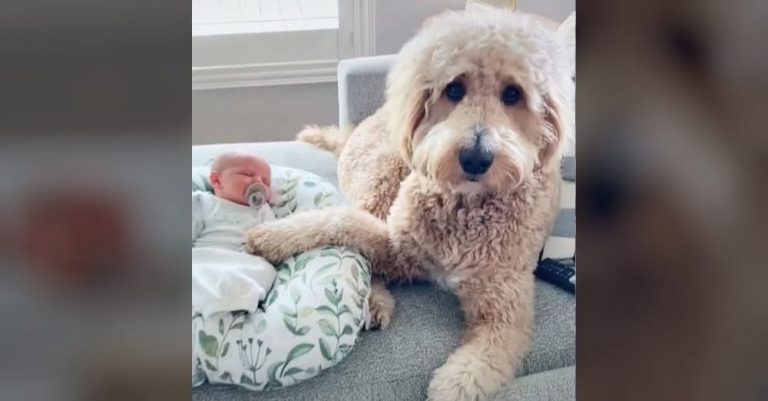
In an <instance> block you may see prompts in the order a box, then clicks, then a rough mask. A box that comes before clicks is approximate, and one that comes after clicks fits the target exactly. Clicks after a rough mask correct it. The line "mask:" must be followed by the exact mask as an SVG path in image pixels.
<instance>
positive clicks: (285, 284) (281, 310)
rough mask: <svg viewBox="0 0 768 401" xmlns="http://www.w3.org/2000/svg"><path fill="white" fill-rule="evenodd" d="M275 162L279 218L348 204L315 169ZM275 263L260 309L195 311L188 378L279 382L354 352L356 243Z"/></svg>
mask: <svg viewBox="0 0 768 401" xmlns="http://www.w3.org/2000/svg"><path fill="white" fill-rule="evenodd" d="M272 167H273V168H272V182H273V197H272V199H270V206H271V207H272V210H273V211H274V213H275V216H276V217H277V218H283V217H286V216H288V215H290V214H292V213H296V212H299V211H305V210H314V209H321V208H325V207H329V206H339V205H345V204H346V201H345V200H344V198H343V197H341V195H340V194H339V193H338V191H337V190H336V189H335V188H334V186H333V185H332V184H331V183H329V182H327V181H325V180H324V179H322V178H320V177H319V176H317V175H315V174H312V173H308V172H304V171H301V170H297V169H291V168H286V167H280V166H272ZM197 173H198V175H202V176H203V179H202V180H203V181H205V180H206V179H207V173H206V172H205V171H202V170H201V172H197ZM194 177H195V170H194V169H193V181H194ZM276 269H277V278H276V280H275V283H274V284H273V287H272V289H271V290H270V291H269V293H268V294H267V296H266V299H265V301H264V303H263V304H261V305H260V309H259V311H258V312H257V313H254V314H249V313H246V312H244V311H238V312H233V313H222V314H217V315H214V316H209V317H207V318H205V317H203V316H201V315H200V314H194V315H193V319H192V336H193V350H192V352H193V353H192V361H193V363H192V365H193V366H192V367H193V372H192V373H193V378H194V377H195V375H196V373H197V374H199V373H200V372H202V373H204V375H205V376H206V378H207V380H208V382H210V383H224V384H233V385H238V386H241V387H244V388H246V389H249V390H269V389H276V388H282V387H285V386H290V385H293V384H295V383H298V382H299V381H302V380H306V379H309V378H311V377H314V376H316V375H317V374H319V373H320V372H321V371H322V370H325V369H328V368H330V367H332V366H334V365H335V364H337V363H338V362H339V361H340V360H341V359H342V358H343V357H344V356H346V355H347V354H348V353H349V352H351V350H352V348H353V346H354V344H355V341H356V340H357V334H358V333H359V331H360V329H361V328H362V326H363V324H364V321H365V318H366V316H367V313H368V291H369V289H370V282H371V277H370V266H369V264H368V262H367V261H366V260H365V259H364V258H363V257H362V256H360V254H359V253H358V252H357V251H356V250H355V249H353V248H348V247H337V246H326V247H323V248H321V249H316V250H313V251H309V252H305V253H303V254H300V255H296V256H295V257H291V258H289V259H287V260H285V261H284V262H283V263H280V264H279V265H278V266H276Z"/></svg>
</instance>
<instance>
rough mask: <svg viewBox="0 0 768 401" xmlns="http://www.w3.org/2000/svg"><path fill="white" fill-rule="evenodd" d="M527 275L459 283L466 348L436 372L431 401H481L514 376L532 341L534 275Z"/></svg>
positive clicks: (462, 348) (464, 344)
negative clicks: (509, 278) (498, 279)
mask: <svg viewBox="0 0 768 401" xmlns="http://www.w3.org/2000/svg"><path fill="white" fill-rule="evenodd" d="M521 275H522V274H521ZM528 275H529V276H530V277H527V276H526V277H519V278H518V280H506V279H505V281H504V282H499V281H496V282H493V281H490V280H488V281H484V280H482V279H477V280H472V279H469V280H468V282H467V283H462V284H460V285H459V288H458V289H457V291H456V293H457V295H458V296H459V299H460V301H461V306H462V309H463V310H464V317H465V319H466V322H467V328H466V331H465V333H464V339H463V343H462V345H461V346H459V348H458V349H456V351H454V352H453V354H451V355H450V356H449V357H448V360H447V361H446V363H445V364H444V365H443V366H441V367H440V368H438V369H437V370H436V371H435V372H434V375H433V378H432V381H431V382H430V384H429V393H428V394H429V400H431V401H459V400H461V401H475V400H482V399H484V398H486V396H488V395H490V394H492V393H494V392H496V391H497V390H498V389H499V388H500V387H501V386H502V385H504V384H505V383H506V382H508V381H509V380H510V379H511V378H512V377H513V376H514V374H515V370H516V369H517V368H518V367H519V365H520V363H521V361H522V359H523V357H524V356H525V354H526V353H527V352H528V349H529V347H530V343H531V338H532V326H533V276H532V275H530V273H528ZM470 280H471V281H470Z"/></svg>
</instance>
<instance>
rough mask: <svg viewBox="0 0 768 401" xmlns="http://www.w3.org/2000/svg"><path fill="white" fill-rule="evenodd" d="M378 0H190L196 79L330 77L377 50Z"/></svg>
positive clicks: (263, 81) (227, 82)
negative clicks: (340, 62)
mask: <svg viewBox="0 0 768 401" xmlns="http://www.w3.org/2000/svg"><path fill="white" fill-rule="evenodd" d="M374 6H375V4H374V0H192V66H193V67H192V87H193V89H195V90H202V89H219V88H231V87H243V86H263V85H283V84H301V83H315V82H332V81H335V79H336V66H337V63H338V60H340V59H343V58H348V57H358V56H367V55H373V54H374V49H373V47H374V46H373V43H374V41H373V40H374V38H373V32H374V30H373V29H374V26H373V24H374V22H373V21H374V19H373V15H374Z"/></svg>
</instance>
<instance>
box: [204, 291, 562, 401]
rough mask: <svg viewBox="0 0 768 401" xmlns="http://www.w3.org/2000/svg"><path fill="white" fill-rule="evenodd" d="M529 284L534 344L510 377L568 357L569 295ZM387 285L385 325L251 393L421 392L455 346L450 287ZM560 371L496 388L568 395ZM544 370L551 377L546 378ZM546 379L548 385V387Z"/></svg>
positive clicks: (315, 396)
mask: <svg viewBox="0 0 768 401" xmlns="http://www.w3.org/2000/svg"><path fill="white" fill-rule="evenodd" d="M536 284H537V285H536V329H535V334H534V344H533V347H532V349H531V352H530V353H529V354H528V356H527V357H526V358H525V360H524V361H523V365H522V366H521V368H520V371H519V372H518V376H523V375H530V374H533V373H537V372H543V371H547V370H551V369H558V368H561V367H567V366H571V365H574V364H575V337H576V335H575V334H576V327H575V302H574V297H573V296H572V295H570V294H568V293H566V292H564V291H563V290H560V289H558V288H555V287H553V286H551V285H549V284H546V283H543V282H541V281H537V283H536ZM392 292H393V294H394V295H395V298H396V299H397V309H396V311H395V318H394V320H393V321H392V325H391V326H390V327H389V328H388V329H387V330H384V331H373V332H365V333H363V335H362V336H361V338H360V342H359V343H358V344H357V345H356V347H355V349H354V351H352V353H350V354H349V356H347V358H346V359H345V360H344V361H342V362H341V363H339V364H338V365H336V366H335V367H334V368H333V369H330V370H327V371H325V372H323V373H321V374H320V375H318V376H317V377H315V378H313V379H310V380H307V381H305V382H302V383H299V384H297V385H296V386H292V387H288V388H285V389H281V390H276V391H269V392H265V393H259V394H257V398H258V399H259V400H285V399H290V400H297V401H298V400H350V401H351V400H355V401H356V400H368V399H377V400H393V401H394V400H397V401H400V400H416V399H425V398H426V390H427V385H428V383H429V378H430V373H431V372H432V371H433V370H434V369H436V368H437V367H439V366H440V365H442V364H443V363H444V362H445V359H446V358H447V357H448V355H449V354H450V353H451V352H452V351H453V350H454V349H455V348H456V347H457V346H458V345H459V342H460V336H461V329H462V324H463V322H462V318H461V314H460V312H459V309H458V301H457V300H456V298H455V297H454V296H453V295H452V294H450V293H447V292H444V291H439V290H437V289H436V288H435V287H434V286H432V285H429V284H415V285H408V286H395V287H392ZM565 372H566V373H567V374H566V377H560V376H558V375H557V374H554V373H553V374H549V375H544V376H540V375H534V376H536V377H537V378H536V379H534V378H530V379H526V380H525V381H523V380H520V379H518V380H515V381H513V382H511V383H510V384H509V385H507V386H506V387H505V388H504V389H503V390H501V394H504V395H512V394H529V393H533V394H554V393H556V394H560V395H561V396H562V397H561V396H558V397H552V398H549V399H553V400H566V399H574V396H573V395H572V394H573V391H574V390H573V377H572V376H573V373H572V371H567V370H566V371H565ZM568 372H570V373H568ZM550 376H553V377H557V380H554V382H551V380H549V379H546V378H548V377H550ZM545 379H546V380H545ZM542 380H544V381H546V383H544V382H542ZM550 382H551V383H550ZM548 383H549V384H548ZM549 386H554V387H553V388H552V389H549ZM548 392H549V393H548ZM552 392H554V393H552ZM193 395H194V399H197V400H225V399H227V400H234V399H248V398H252V397H253V396H254V394H253V393H250V392H246V391H242V390H238V389H235V388H231V387H226V386H211V385H205V386H203V387H201V388H198V389H195V390H194V391H193ZM373 395H375V397H373ZM497 399H506V398H504V397H502V398H497ZM532 399H548V398H546V397H545V398H532Z"/></svg>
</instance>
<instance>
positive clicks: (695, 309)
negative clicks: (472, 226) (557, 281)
mask: <svg viewBox="0 0 768 401" xmlns="http://www.w3.org/2000/svg"><path fill="white" fill-rule="evenodd" d="M577 12H578V13H579V19H578V22H577V77H578V82H579V85H578V90H577V101H576V103H577V114H576V116H577V132H578V139H577V155H578V157H579V161H580V165H579V168H578V174H579V177H580V180H581V181H580V182H581V184H580V187H579V189H578V190H577V191H578V194H577V202H578V204H579V205H580V207H579V209H578V212H577V220H578V229H579V234H578V239H577V254H578V257H579V258H580V263H579V266H580V274H579V283H580V287H579V293H578V297H577V305H578V306H577V313H578V318H577V327H578V335H577V338H578V341H577V361H578V369H577V382H578V385H577V396H578V399H582V400H765V399H768V381H766V380H765V372H766V371H768V370H767V369H766V365H767V363H766V361H768V319H767V318H768V308H766V306H767V305H768V292H766V289H765V285H766V283H768V270H766V269H765V266H766V265H765V257H764V255H763V252H765V250H766V249H768V247H767V246H768V232H766V227H768V225H767V224H766V223H768V219H766V218H767V217H768V214H767V213H766V205H768V152H767V150H768V148H766V144H767V142H768V135H766V134H768V131H767V130H766V123H765V111H766V110H768V78H767V77H768V75H766V72H768V52H766V51H765V50H766V47H765V43H768V28H767V27H768V25H766V24H765V21H766V19H767V18H768V3H766V2H763V1H731V2H726V1H712V0H704V1H698V0H697V1H686V0H683V1H676V2H667V1H643V2H630V1H621V2H618V1H603V0H589V1H580V2H579V3H578V6H577Z"/></svg>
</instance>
